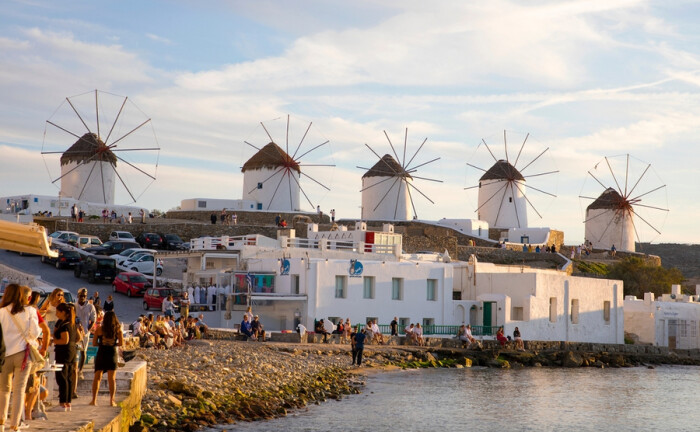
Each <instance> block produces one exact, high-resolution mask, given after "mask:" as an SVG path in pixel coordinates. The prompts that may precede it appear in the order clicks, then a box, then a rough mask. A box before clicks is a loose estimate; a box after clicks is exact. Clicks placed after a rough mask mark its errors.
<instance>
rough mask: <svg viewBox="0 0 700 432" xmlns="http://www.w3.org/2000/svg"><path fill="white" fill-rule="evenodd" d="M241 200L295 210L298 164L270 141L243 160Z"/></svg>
mask: <svg viewBox="0 0 700 432" xmlns="http://www.w3.org/2000/svg"><path fill="white" fill-rule="evenodd" d="M241 171H242V172H243V201H255V202H256V207H257V210H271V211H286V212H289V211H299V210H300V206H299V191H300V186H299V178H300V176H301V168H300V167H299V164H298V163H297V162H296V161H295V160H294V159H293V158H292V157H291V156H289V155H288V154H287V152H285V151H284V150H282V149H281V148H280V146H278V145H277V144H275V143H274V142H271V143H269V144H267V145H266V146H265V147H263V148H261V149H260V150H259V151H258V152H257V153H255V154H254V155H253V157H251V158H250V159H248V161H247V162H246V163H245V164H243V168H242V169H241Z"/></svg>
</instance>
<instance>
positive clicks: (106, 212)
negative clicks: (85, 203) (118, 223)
mask: <svg viewBox="0 0 700 432" xmlns="http://www.w3.org/2000/svg"><path fill="white" fill-rule="evenodd" d="M108 217H109V210H107V207H105V208H103V209H102V223H107V218H108Z"/></svg>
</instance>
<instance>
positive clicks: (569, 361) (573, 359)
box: [561, 351, 583, 368]
mask: <svg viewBox="0 0 700 432" xmlns="http://www.w3.org/2000/svg"><path fill="white" fill-rule="evenodd" d="M582 364H583V357H581V355H580V354H578V353H575V352H573V351H567V352H566V353H564V357H563V358H562V360H561V365H562V366H563V367H567V368H576V367H581V365H582Z"/></svg>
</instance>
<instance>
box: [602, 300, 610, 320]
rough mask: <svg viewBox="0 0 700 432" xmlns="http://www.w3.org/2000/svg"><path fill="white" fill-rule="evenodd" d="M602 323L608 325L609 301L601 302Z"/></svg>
mask: <svg viewBox="0 0 700 432" xmlns="http://www.w3.org/2000/svg"><path fill="white" fill-rule="evenodd" d="M603 321H605V324H610V301H609V300H606V301H604V302H603Z"/></svg>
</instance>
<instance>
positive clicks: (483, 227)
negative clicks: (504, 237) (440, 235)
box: [437, 218, 489, 239]
mask: <svg viewBox="0 0 700 432" xmlns="http://www.w3.org/2000/svg"><path fill="white" fill-rule="evenodd" d="M437 225H440V226H444V227H448V228H452V229H453V230H455V231H458V232H460V233H462V234H466V235H470V236H473V237H481V238H483V239H488V238H489V224H488V222H486V221H482V220H476V219H447V218H442V219H440V220H439V221H437Z"/></svg>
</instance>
